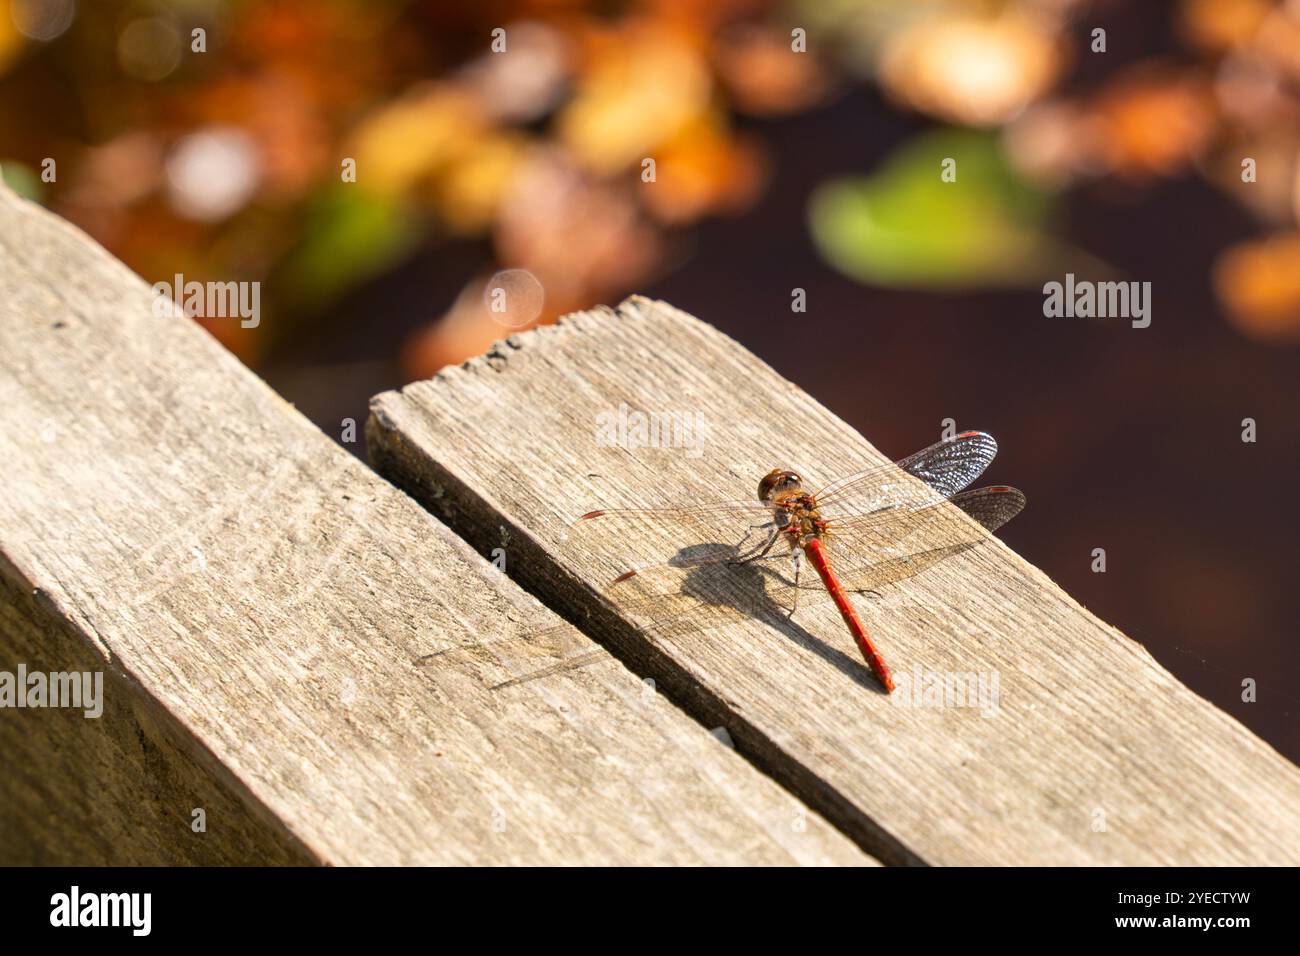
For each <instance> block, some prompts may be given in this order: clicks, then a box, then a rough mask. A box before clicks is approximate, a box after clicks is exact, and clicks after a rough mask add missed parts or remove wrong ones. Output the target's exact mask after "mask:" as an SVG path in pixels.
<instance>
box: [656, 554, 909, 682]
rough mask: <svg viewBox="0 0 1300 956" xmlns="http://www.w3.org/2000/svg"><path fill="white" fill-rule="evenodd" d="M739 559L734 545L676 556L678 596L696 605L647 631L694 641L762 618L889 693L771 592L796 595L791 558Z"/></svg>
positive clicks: (858, 660)
mask: <svg viewBox="0 0 1300 956" xmlns="http://www.w3.org/2000/svg"><path fill="white" fill-rule="evenodd" d="M738 555H739V551H738V549H737V548H736V546H735V545H734V544H718V543H707V544H696V545H691V546H690V547H687V548H683V549H682V550H681V551H679V552H678V553H677V554H676V555H674V556H673V558H672V559H670V560H669V562H668V563H669V565H671V566H672V567H674V568H680V569H681V570H682V575H683V576H682V577H681V579H680V581H679V592H678V593H679V594H680V595H681V596H682V597H684V598H687V599H689V601H690V602H691V603H692V604H693V605H694V606H693V607H692V608H691V609H690V610H687V611H685V612H684V613H682V614H680V615H670V616H668V617H666V618H660V619H657V620H652V621H651V622H650V623H649V624H648V625H646V629H647V630H648V631H650V632H651V633H658V634H663V635H665V636H667V635H671V636H678V637H689V636H692V635H693V634H696V633H698V632H699V631H701V630H704V629H706V628H710V627H719V626H721V625H723V624H725V623H728V622H732V623H734V622H737V621H740V620H745V619H750V620H759V621H762V622H763V623H765V624H768V625H770V626H771V627H773V628H774V629H776V630H777V631H779V632H780V633H781V634H783V635H784V636H786V637H787V638H789V639H790V640H792V641H794V642H795V643H796V644H798V645H799V646H800V647H802V648H804V649H805V650H808V651H811V652H812V653H814V654H816V655H817V656H818V657H820V658H821V659H822V660H824V661H826V662H827V663H828V664H830V665H831V666H832V667H834V668H835V669H836V670H838V671H840V673H842V674H844V675H845V676H846V677H848V678H849V679H850V680H852V681H853V682H854V683H856V684H858V685H860V686H861V687H864V688H866V689H869V690H873V691H878V692H880V693H885V691H884V689H883V688H882V687H881V686H880V685H879V682H878V681H877V680H876V678H875V676H874V675H873V674H872V673H871V670H870V668H869V667H868V666H867V665H866V663H865V662H864V661H863V660H862V659H861V658H859V657H858V656H856V655H849V654H846V653H845V652H843V651H841V650H840V649H839V648H837V647H834V646H832V645H831V644H828V643H827V642H826V641H825V640H824V639H823V638H821V637H819V636H818V635H816V634H814V633H813V632H812V631H809V630H808V629H807V628H805V627H804V626H803V625H802V624H801V623H800V622H799V621H798V616H799V614H801V613H806V611H805V609H804V608H803V607H802V606H801V607H800V608H798V609H796V611H795V613H794V615H791V608H790V607H788V606H787V605H785V604H784V603H782V602H781V601H779V600H777V599H776V598H775V597H774V596H773V594H772V592H773V591H775V590H778V589H779V590H781V591H784V592H786V593H793V584H794V581H793V577H792V576H791V574H790V572H789V571H788V569H789V564H788V563H787V556H786V555H780V556H777V557H775V558H771V559H764V560H759V561H751V562H748V563H744V564H741V563H737V562H736V560H735V559H736V558H737V557H738ZM806 571H807V569H805V573H806ZM809 596H810V597H811V595H809ZM804 603H811V601H809V600H808V598H805V599H804V601H802V602H801V605H803V604H804ZM645 610H646V615H647V616H648V617H652V618H653V617H654V615H655V609H654V606H653V604H652V603H649V604H648V606H647V608H646V609H645ZM846 636H847V635H846Z"/></svg>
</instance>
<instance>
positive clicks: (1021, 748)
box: [370, 298, 1300, 864]
mask: <svg viewBox="0 0 1300 956" xmlns="http://www.w3.org/2000/svg"><path fill="white" fill-rule="evenodd" d="M864 395H865V396H866V398H867V399H868V400H869V398H870V394H869V390H865V391H864ZM620 405H626V406H628V407H629V408H630V409H631V410H633V411H636V410H640V411H642V412H670V411H677V412H688V413H696V414H700V415H703V416H704V417H705V419H706V420H707V423H708V425H709V426H710V427H709V430H708V441H707V442H706V443H705V444H704V446H703V448H702V454H700V455H699V456H698V457H694V456H693V454H691V453H688V450H686V449H682V448H662V447H661V448H638V447H626V446H623V447H617V446H614V447H611V446H610V445H609V443H607V442H604V441H601V440H600V439H601V436H600V434H599V432H598V416H600V415H601V414H602V413H617V411H618V409H619V407H620ZM370 430H371V447H372V456H373V458H374V459H375V461H376V462H377V464H378V466H379V468H380V470H381V471H382V472H383V473H385V474H387V475H389V476H391V477H392V478H393V479H394V480H395V481H396V482H397V483H399V484H400V485H402V486H403V487H405V488H407V489H408V490H410V491H411V493H412V494H414V495H415V496H416V497H418V498H419V499H420V500H422V501H424V502H425V503H426V504H427V505H428V506H429V507H430V508H432V509H433V510H435V511H436V513H438V514H439V515H441V516H443V517H444V518H445V519H446V520H447V521H448V522H449V523H451V524H452V526H453V527H455V528H456V529H458V530H459V531H461V532H462V534H464V535H465V536H466V538H467V539H468V540H469V541H471V542H472V543H473V544H474V545H475V546H476V547H477V548H479V549H480V550H481V551H484V552H486V551H487V550H488V549H492V548H496V547H504V548H506V550H507V552H508V553H509V555H510V560H511V562H512V563H511V564H510V565H509V567H510V571H511V573H512V574H513V575H515V576H516V577H517V578H518V579H519V580H520V581H521V582H523V583H524V584H525V586H526V587H528V588H529V589H530V590H531V591H533V592H534V593H537V594H539V595H541V596H543V598H544V599H545V600H547V602H548V603H550V604H552V606H554V607H556V608H558V609H560V610H561V611H562V612H563V613H564V614H565V615H566V616H569V617H570V618H571V619H574V620H583V621H585V623H584V625H583V626H584V629H585V630H587V631H588V632H589V633H591V634H593V635H595V636H597V637H598V638H599V639H600V640H601V641H602V643H606V644H607V645H608V646H610V647H611V648H612V649H613V650H614V651H615V653H616V654H617V655H618V656H619V657H620V658H621V659H623V660H624V661H625V662H627V664H628V666H629V667H631V668H632V669H633V670H635V671H636V672H637V673H641V674H646V675H650V676H653V677H654V678H655V679H657V680H658V681H659V682H660V684H661V686H663V687H664V688H665V689H666V690H667V691H668V692H669V693H670V695H671V696H673V698H674V699H676V700H678V701H679V702H681V704H682V705H683V706H684V707H685V708H686V709H687V710H689V711H690V712H692V713H694V714H696V716H697V717H698V718H699V719H700V720H701V721H702V722H704V723H705V724H707V725H710V726H712V725H713V724H722V725H724V726H725V727H726V728H727V729H728V731H729V732H730V733H731V735H732V737H733V738H734V739H735V740H736V742H737V745H738V746H739V747H740V749H741V750H742V751H743V752H745V753H747V754H749V756H750V757H751V759H753V760H754V761H755V762H756V763H757V764H758V765H759V766H761V767H763V768H765V769H766V770H768V772H770V773H771V774H772V775H773V776H774V777H775V778H777V779H778V780H781V781H782V782H784V783H785V784H786V785H787V786H788V787H789V788H790V789H791V790H792V791H793V792H795V793H797V794H799V795H800V796H802V797H804V798H805V799H806V800H807V801H809V803H810V804H811V805H813V806H815V807H817V808H818V809H820V810H821V811H822V812H823V813H824V814H825V815H826V816H827V817H828V818H829V819H830V820H831V821H832V822H833V823H835V824H836V825H837V826H839V827H840V828H841V829H843V831H844V832H845V833H847V834H849V835H851V836H852V837H853V838H854V839H855V840H856V841H858V843H859V844H860V845H862V846H864V847H867V848H869V849H870V850H872V851H873V852H874V853H876V854H877V855H878V856H879V857H880V858H881V859H884V860H886V861H888V862H903V863H908V862H911V863H915V862H928V863H935V864H1175V863H1177V864H1295V863H1297V862H1300V770H1297V768H1296V767H1295V766H1294V765H1292V764H1291V763H1289V762H1288V761H1286V760H1285V759H1283V758H1282V757H1281V756H1279V755H1278V754H1277V753H1276V752H1275V751H1274V750H1273V749H1272V748H1270V747H1269V746H1268V745H1267V744H1265V743H1264V742H1262V741H1261V740H1259V739H1258V738H1257V737H1255V736H1254V735H1253V734H1252V733H1250V732H1249V731H1248V730H1246V729H1245V728H1244V727H1242V726H1241V725H1240V724H1239V723H1238V722H1237V721H1236V720H1234V719H1233V718H1231V717H1230V716H1228V715H1226V714H1224V713H1222V712H1221V711H1219V710H1218V709H1216V708H1215V707H1213V706H1212V705H1210V704H1209V703H1207V702H1206V701H1204V700H1202V699H1201V698H1199V697H1197V696H1196V695H1195V694H1193V693H1192V692H1191V691H1189V690H1188V689H1187V688H1186V687H1184V686H1183V685H1182V684H1180V683H1179V682H1178V681H1177V680H1175V679H1174V678H1173V677H1172V676H1171V675H1170V674H1169V673H1167V672H1166V671H1165V670H1164V669H1163V668H1161V667H1160V666H1159V665H1158V664H1157V663H1156V662H1155V661H1154V660H1153V659H1152V657H1151V656H1150V655H1149V654H1148V653H1147V652H1146V651H1145V650H1144V649H1143V648H1142V647H1141V646H1139V645H1138V644H1137V643H1135V642H1134V641H1132V640H1130V639H1128V638H1127V637H1125V636H1124V635H1123V634H1121V633H1119V632H1118V631H1116V630H1115V629H1114V628H1112V627H1109V626H1107V625H1106V624H1104V623H1103V622H1101V621H1099V620H1097V618H1095V617H1094V616H1093V615H1091V614H1089V613H1088V612H1087V611H1086V610H1085V609H1084V608H1082V607H1080V606H1079V605H1078V604H1077V603H1076V602H1075V601H1073V600H1072V599H1071V598H1070V597H1069V596H1068V595H1067V594H1065V593H1063V592H1062V591H1061V590H1060V589H1059V588H1058V587H1056V585H1054V584H1053V583H1052V582H1051V581H1050V580H1049V579H1048V578H1047V577H1046V576H1045V575H1044V574H1043V573H1042V572H1040V571H1039V570H1037V569H1036V568H1034V567H1033V566H1031V565H1030V564H1028V563H1027V562H1025V561H1024V560H1022V559H1021V558H1019V557H1018V556H1017V555H1016V554H1014V553H1013V552H1011V551H1010V550H1009V549H1008V548H1006V547H1005V546H1004V545H1002V544H1001V543H1000V542H997V541H990V542H988V543H987V544H986V545H981V546H980V547H978V548H975V549H973V550H971V551H969V552H966V553H963V554H960V555H959V556H957V557H954V558H952V559H951V560H949V561H947V562H945V563H943V564H941V565H939V566H937V567H935V568H932V569H930V570H928V571H926V572H924V573H923V574H921V575H919V576H917V577H915V578H912V579H911V580H907V581H904V582H902V583H900V584H898V585H895V586H894V587H891V588H889V589H887V590H886V591H884V592H882V594H881V595H880V597H879V598H878V599H876V600H865V599H864V600H862V601H860V607H861V608H862V612H863V614H864V617H865V618H866V621H867V625H868V627H869V628H871V629H872V631H873V633H874V635H875V637H876V641H877V643H878V644H879V645H880V646H881V648H882V650H883V653H884V654H885V656H886V658H887V659H888V660H889V662H890V663H891V665H892V666H893V668H894V669H895V672H896V675H898V676H902V677H911V678H912V679H913V683H914V684H916V683H917V678H918V677H919V678H920V679H921V681H924V680H925V679H926V675H928V674H937V675H948V676H951V675H957V674H967V673H975V674H980V675H985V676H986V677H987V678H988V679H989V680H992V679H993V678H994V677H996V678H997V680H998V689H999V691H1000V694H999V696H998V698H997V699H996V705H995V706H994V707H990V708H983V709H981V708H978V707H965V706H956V705H957V704H960V703H961V701H959V700H958V701H949V704H950V705H949V706H942V707H932V706H904V705H905V704H906V703H907V702H908V701H907V695H905V694H895V695H894V696H893V697H889V696H886V695H884V694H883V693H882V692H880V691H879V690H878V688H877V687H876V685H875V684H874V682H873V681H872V680H871V679H870V677H869V676H868V675H867V671H866V669H865V666H864V665H863V664H862V662H861V660H860V659H859V658H858V656H857V654H856V651H855V649H854V647H853V645H852V643H851V641H850V638H849V636H848V634H847V633H846V632H845V630H844V628H843V626H842V624H841V623H840V622H839V621H838V618H837V616H836V615H835V613H834V610H833V608H827V607H826V606H821V607H820V608H817V609H812V610H811V611H810V613H808V614H805V613H804V612H803V611H802V610H801V611H800V613H799V614H798V615H796V617H795V618H794V619H793V621H792V623H791V624H788V625H784V626H781V625H778V624H773V623H770V622H768V621H764V620H751V621H746V622H743V623H740V624H735V625H731V626H729V627H728V628H727V629H725V630H715V631H713V632H711V633H709V634H707V635H695V636H694V637H692V636H691V635H688V634H684V633H681V632H680V631H679V630H671V631H670V632H669V634H668V636H666V637H665V636H662V634H659V632H655V633H656V634H659V636H657V637H652V636H647V634H646V633H644V631H643V630H641V629H638V628H637V627H635V626H633V624H632V623H630V622H629V621H628V620H627V619H626V618H624V617H622V616H620V615H619V614H618V613H617V612H616V611H615V610H613V609H612V606H611V605H610V604H609V602H608V601H605V600H603V599H602V598H601V597H600V596H599V592H598V589H597V585H599V584H604V583H607V582H608V580H609V579H608V577H602V576H601V574H602V572H603V570H604V569H605V568H604V565H603V564H601V563H600V562H597V561H595V560H589V559H588V557H587V556H585V555H583V554H582V553H580V552H576V551H575V550H574V549H572V548H566V544H565V534H564V532H565V525H566V523H567V522H569V521H570V520H571V519H573V518H575V517H576V516H578V515H580V514H582V513H584V512H586V511H588V510H590V509H593V508H597V507H604V506H615V507H618V506H635V505H649V506H654V505H662V504H665V503H667V502H674V501H682V500H690V499H691V497H692V496H693V495H700V496H703V499H702V500H710V499H717V498H719V497H720V498H727V499H744V498H748V497H750V496H751V495H753V494H754V489H755V488H756V485H757V480H758V478H759V477H760V476H762V475H763V474H765V473H766V472H767V471H768V470H770V469H771V468H772V467H774V466H781V467H795V468H798V469H801V470H802V471H803V472H804V474H805V477H807V478H809V479H810V484H811V485H812V486H814V487H815V486H816V485H817V484H818V483H819V482H820V481H821V480H825V479H828V478H832V477H835V476H837V475H840V474H846V473H849V472H852V471H856V470H858V469H861V468H863V467H866V466H868V465H870V464H872V463H879V462H883V461H884V460H885V459H884V457H883V456H882V455H881V454H880V453H879V452H878V451H876V449H874V448H873V447H871V445H870V444H869V443H868V442H867V441H866V440H865V439H864V438H863V437H862V436H860V435H858V434H856V433H855V432H854V431H853V430H852V429H851V428H849V427H848V426H847V425H846V424H845V423H844V422H842V421H840V420H839V419H837V418H836V417H835V416H833V415H832V414H830V413H829V412H828V411H827V410H826V409H824V408H822V407H821V406H819V405H818V404H817V403H816V402H815V401H813V400H812V399H811V398H810V397H809V396H808V395H807V394H805V393H804V392H802V391H801V390H800V389H799V388H797V387H796V386H795V385H793V384H791V383H790V382H787V381H785V380H783V379H782V378H780V377H779V376H778V375H777V374H776V373H774V372H773V371H772V370H771V369H770V368H769V367H767V366H766V365H764V364H763V363H761V362H760V361H758V360H757V359H756V358H754V356H752V355H751V354H749V353H748V352H746V351H745V350H744V349H743V348H741V347H740V346H739V345H737V344H736V343H735V342H733V341H731V340H730V339H728V338H726V337H725V336H723V335H722V334H720V333H719V332H717V331H716V330H714V329H712V328H711V327H709V326H708V325H706V324H704V323H702V322H700V321H698V320H696V319H694V318H692V317H691V316H688V315H686V314H685V313H683V312H680V311H678V310H676V309H674V308H672V307H670V306H668V305H666V304H663V303H659V302H652V301H648V300H646V299H642V298H634V299H630V300H628V301H626V302H624V303H623V304H622V305H621V306H620V307H619V308H618V309H617V310H609V309H600V310H596V311H594V312H590V313H582V314H578V315H574V316H570V317H568V318H567V319H566V320H565V321H564V322H563V323H562V324H561V325H559V326H556V327H550V328H543V329H539V330H537V331H534V332H530V333H527V334H523V335H519V336H516V337H514V338H511V339H508V340H507V341H505V342H503V343H500V344H498V345H497V346H496V347H495V348H494V349H493V350H492V351H491V352H489V353H488V354H487V355H486V356H484V357H482V358H479V359H476V360H473V361H471V362H468V363H466V364H465V365H464V366H463V367H461V368H456V369H449V370H445V371H444V372H443V373H441V374H439V375H438V376H437V377H435V378H434V379H432V380H430V381H427V382H420V383H416V384H413V385H410V386H408V387H407V388H405V389H403V390H402V391H401V392H400V393H386V394H384V395H381V396H379V397H377V398H376V399H375V400H374V401H373V402H372V414H371V424H370ZM933 437H934V438H937V437H938V436H933ZM922 444H926V442H925V441H924V440H923V438H922V439H919V440H918V442H917V445H918V446H920V445H922ZM1013 477H1014V476H1005V475H1002V474H1001V473H999V471H998V468H997V464H996V462H995V463H994V465H993V468H992V470H991V471H990V473H989V476H988V478H989V479H991V480H992V481H993V482H997V481H1000V480H1006V479H1008V478H1013ZM1028 491H1029V492H1030V495H1029V497H1030V503H1029V507H1028V509H1027V510H1026V512H1025V514H1024V515H1022V516H1021V517H1020V518H1018V519H1017V520H1019V521H1033V520H1035V517H1034V507H1033V494H1032V489H1028ZM950 507H951V506H945V508H950ZM740 530H743V529H740ZM738 536H739V535H737V537H738ZM663 543H664V542H662V541H637V540H628V541H626V542H616V544H618V545H619V546H620V547H622V548H623V550H624V552H625V553H626V555H627V563H628V564H629V565H631V566H636V565H637V564H638V563H639V561H640V559H642V558H644V557H645V556H646V555H648V554H649V553H651V552H652V551H653V552H656V553H657V552H658V551H659V548H660V546H661V545H662V544H663ZM605 666H612V665H600V667H602V668H603V667H605ZM554 679H557V678H555V677H547V678H543V679H542V680H538V681H532V682H529V683H525V684H522V685H510V686H506V687H502V688H501V689H500V690H498V691H497V693H498V694H501V695H503V696H504V697H506V699H509V695H511V694H513V693H516V692H522V691H520V690H519V688H521V687H528V686H530V684H543V685H544V684H546V683H547V681H550V680H554ZM934 700H937V699H935V698H931V701H934ZM918 703H920V704H921V705H924V704H926V703H927V700H926V699H925V698H922V699H921V700H920V701H919V702H918Z"/></svg>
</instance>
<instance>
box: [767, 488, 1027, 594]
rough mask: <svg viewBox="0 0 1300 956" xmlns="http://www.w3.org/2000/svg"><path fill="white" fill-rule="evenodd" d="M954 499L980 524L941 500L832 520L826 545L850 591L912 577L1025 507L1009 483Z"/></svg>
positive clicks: (986, 534) (979, 538)
mask: <svg viewBox="0 0 1300 956" xmlns="http://www.w3.org/2000/svg"><path fill="white" fill-rule="evenodd" d="M949 501H950V502H951V503H952V504H953V505H956V506H957V508H958V509H959V510H960V511H962V512H964V513H965V514H966V515H967V516H969V517H970V518H973V519H974V520H975V522H976V524H974V525H972V524H971V522H969V521H967V520H965V519H964V518H962V517H961V516H960V515H958V514H957V513H956V512H955V511H953V510H952V509H949V508H945V507H943V506H942V502H940V503H937V504H935V505H932V506H930V507H927V508H922V509H918V510H907V509H904V508H898V509H892V510H889V511H886V512H876V513H873V514H868V515H861V516H858V517H856V518H847V519H840V520H838V521H833V522H832V523H831V526H830V534H829V536H828V538H827V541H826V549H827V552H828V554H829V555H830V558H831V563H832V567H833V568H834V570H835V573H836V577H838V578H839V579H840V583H841V584H843V585H844V586H845V588H847V589H848V590H850V591H872V590H877V589H879V588H882V587H884V586H886V585H889V584H894V583H896V582H898V581H902V580H905V579H907V578H910V577H913V576H914V575H917V574H920V573H921V572H922V571H924V570H926V569H927V568H931V567H934V565H936V564H938V563H939V562H940V561H944V560H946V559H948V558H950V557H952V556H954V555H957V554H961V553H962V552H964V551H968V550H970V549H971V548H973V547H976V546H978V545H980V544H982V543H984V542H985V541H988V540H989V532H991V531H995V530H997V529H998V528H1000V527H1001V526H1002V525H1004V524H1006V523H1007V522H1008V521H1010V520H1011V519H1012V518H1014V517H1015V516H1016V515H1017V514H1019V513H1020V511H1021V509H1023V508H1024V506H1025V496H1024V494H1023V493H1022V492H1020V491H1018V490H1017V489H1015V488H1010V487H1008V486H1006V485H994V486H990V487H987V488H977V489H975V490H972V491H963V492H959V493H958V494H956V495H954V496H953V497H952V498H951V499H949ZM817 587H820V585H817ZM774 596H775V597H776V598H777V600H780V599H781V595H780V594H777V595H774Z"/></svg>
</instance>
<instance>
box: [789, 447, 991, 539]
mask: <svg viewBox="0 0 1300 956" xmlns="http://www.w3.org/2000/svg"><path fill="white" fill-rule="evenodd" d="M997 453H998V443H997V442H996V441H994V440H993V436H992V435H987V434H985V433H984V432H962V433H961V434H960V435H957V436H956V437H954V438H949V439H945V440H944V441H941V442H936V443H935V444H933V445H931V446H930V447H929V448H923V449H921V450H920V451H918V452H916V453H915V454H913V455H909V456H907V457H906V458H902V459H900V460H898V461H895V462H891V463H889V464H886V465H878V466H876V467H874V468H868V469H866V470H865V471H860V472H858V473H856V474H853V475H846V476H844V477H843V478H840V479H838V480H836V481H833V482H831V483H830V484H829V485H827V486H826V487H824V488H822V489H821V490H820V491H819V492H817V494H815V495H814V496H813V497H814V498H816V499H817V506H818V508H819V509H820V510H821V512H822V515H823V517H827V518H833V517H835V516H836V515H841V514H847V515H852V514H866V513H869V512H873V511H877V510H880V509H883V508H899V507H906V508H912V509H917V508H925V507H929V506H930V505H933V504H935V503H937V502H939V501H941V500H943V499H945V498H950V497H952V496H953V495H955V494H956V493H957V492H959V491H961V490H962V489H963V488H965V487H967V486H968V485H970V483H971V482H973V481H974V480H975V479H976V478H978V477H979V476H980V475H982V474H983V473H984V469H986V468H987V467H988V466H989V463H990V462H991V461H993V457H994V456H995V455H996V454H997ZM900 473H906V474H908V475H911V476H912V477H913V478H919V479H920V481H921V484H920V485H917V484H916V483H913V482H908V481H906V480H905V479H903V478H902V475H901V474H900Z"/></svg>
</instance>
